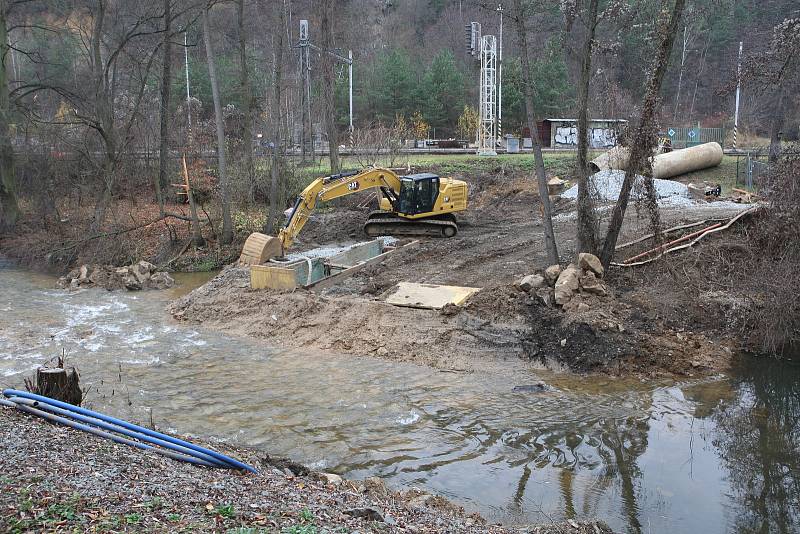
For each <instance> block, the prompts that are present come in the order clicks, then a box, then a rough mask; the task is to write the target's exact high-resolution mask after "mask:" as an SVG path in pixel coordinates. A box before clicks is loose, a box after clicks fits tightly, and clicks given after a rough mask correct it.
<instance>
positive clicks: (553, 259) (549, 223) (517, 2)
mask: <svg viewBox="0 0 800 534" xmlns="http://www.w3.org/2000/svg"><path fill="white" fill-rule="evenodd" d="M514 10H515V15H516V16H515V17H514V21H515V23H516V29H517V39H518V41H519V44H520V56H521V58H522V74H523V82H524V89H525V114H526V117H527V120H528V127H529V128H530V130H531V140H532V143H533V159H534V162H535V166H536V180H537V182H538V186H539V200H540V201H541V203H542V226H544V240H545V247H546V249H547V260H548V261H549V262H550V264H551V265H553V264H557V263H559V262H560V260H559V257H558V248H557V246H556V239H555V235H554V233H553V219H552V214H551V210H550V196H549V192H548V190H547V175H546V174H545V170H544V158H543V157H542V143H541V140H540V139H539V130H538V129H537V128H536V114H535V113H534V106H533V80H531V61H530V56H529V51H528V38H527V35H526V33H525V13H524V11H523V9H522V0H514Z"/></svg>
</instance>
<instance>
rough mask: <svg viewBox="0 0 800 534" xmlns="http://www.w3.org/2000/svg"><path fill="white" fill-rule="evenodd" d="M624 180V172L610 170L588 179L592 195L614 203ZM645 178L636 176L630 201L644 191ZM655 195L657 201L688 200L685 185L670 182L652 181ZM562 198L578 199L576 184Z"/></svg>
mask: <svg viewBox="0 0 800 534" xmlns="http://www.w3.org/2000/svg"><path fill="white" fill-rule="evenodd" d="M624 179H625V171H619V170H610V171H600V172H597V173H595V174H593V175H592V176H591V178H590V181H591V185H592V192H593V194H595V195H597V198H598V199H600V200H604V201H612V202H613V201H616V200H617V198H619V193H620V191H621V190H622V181H623V180H624ZM644 180H645V177H644V176H641V175H638V174H637V175H636V181H635V182H634V185H633V189H632V190H631V199H636V198H639V196H641V195H640V191H642V190H643V189H644ZM654 183H655V188H656V195H657V196H658V198H659V199H666V198H670V197H680V198H686V199H689V188H688V187H686V185H685V184H682V183H679V182H673V181H672V180H658V179H656V180H654ZM561 197H562V198H568V199H576V198H578V186H577V184H576V185H574V186H572V187H570V188H569V189H567V190H566V191H564V192H563V193H562V194H561Z"/></svg>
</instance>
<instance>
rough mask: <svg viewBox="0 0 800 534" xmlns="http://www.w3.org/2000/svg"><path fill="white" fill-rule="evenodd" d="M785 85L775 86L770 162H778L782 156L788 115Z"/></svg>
mask: <svg viewBox="0 0 800 534" xmlns="http://www.w3.org/2000/svg"><path fill="white" fill-rule="evenodd" d="M783 96H784V91H783V86H782V85H778V86H777V87H776V88H775V96H774V97H773V99H772V102H773V103H772V114H771V115H772V116H771V117H770V128H769V163H770V165H771V164H774V163H777V162H778V159H779V158H780V157H781V137H782V136H783V121H784V118H785V116H786V106H785V105H784V101H783Z"/></svg>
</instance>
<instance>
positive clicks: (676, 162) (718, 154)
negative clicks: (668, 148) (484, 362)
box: [653, 143, 722, 179]
mask: <svg viewBox="0 0 800 534" xmlns="http://www.w3.org/2000/svg"><path fill="white" fill-rule="evenodd" d="M720 163H722V147H721V146H719V143H703V144H702V145H697V146H693V147H689V148H684V149H683V150H673V151H672V152H667V153H666V154H659V155H657V156H656V157H654V158H653V178H660V179H664V178H672V177H674V176H680V175H681V174H686V173H687V172H692V171H699V170H700V169H706V168H708V167H716V166H717V165H719V164H720Z"/></svg>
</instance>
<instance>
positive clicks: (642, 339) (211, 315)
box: [169, 267, 721, 374]
mask: <svg viewBox="0 0 800 534" xmlns="http://www.w3.org/2000/svg"><path fill="white" fill-rule="evenodd" d="M169 311H170V312H171V313H172V314H173V316H174V317H175V318H176V319H179V320H183V321H189V322H193V323H202V324H204V325H206V326H210V327H213V328H218V329H221V330H224V331H226V332H230V333H232V334H237V335H244V336H249V337H254V338H259V339H265V340H268V341H269V343H270V344H273V345H277V346H283V347H293V348H305V349H312V350H318V351H334V352H338V353H348V354H354V355H359V356H376V357H380V358H384V359H389V360H395V361H409V362H414V363H418V364H424V365H430V366H432V367H435V368H438V369H446V370H460V371H474V370H478V369H489V368H498V367H502V368H503V369H505V370H506V371H510V370H511V369H513V367H514V365H524V363H525V362H537V363H539V364H545V365H548V366H550V367H553V368H557V369H569V370H573V371H579V372H585V371H601V372H608V373H613V374H618V373H624V372H627V371H628V370H633V371H634V372H641V373H647V374H652V373H656V374H657V373H660V372H663V371H666V372H669V373H676V374H687V373H691V372H693V371H695V370H698V371H699V370H701V369H703V368H707V369H711V368H714V367H715V365H716V364H715V363H714V362H720V361H721V359H720V357H719V355H718V352H719V351H718V350H717V351H716V352H715V351H713V350H710V349H713V348H716V349H719V348H720V347H719V346H715V345H713V344H709V343H707V342H705V341H703V340H701V338H699V337H698V338H697V340H695V338H692V339H689V337H688V334H684V335H683V336H684V337H683V339H681V338H680V337H674V336H671V335H669V333H668V334H664V333H663V332H661V331H660V330H658V329H654V331H649V329H650V328H651V327H652V325H651V324H649V323H648V322H647V321H642V320H638V319H637V317H636V315H635V314H634V313H633V311H632V309H631V308H630V307H628V306H626V305H624V304H620V303H619V302H617V301H616V300H614V299H610V300H609V301H607V302H605V303H604V304H603V305H602V306H594V307H592V308H591V309H590V310H588V311H585V312H574V313H565V312H563V311H561V310H560V309H557V308H550V307H547V306H545V305H544V304H542V303H541V302H538V301H537V300H536V299H535V298H534V297H532V296H530V295H528V294H527V293H525V292H524V291H521V290H519V289H517V288H516V287H514V286H513V285H499V286H495V287H490V288H485V289H484V290H482V291H481V292H480V293H478V294H477V295H474V296H473V297H472V298H471V299H470V300H469V301H468V302H467V304H466V305H465V306H463V307H447V308H445V309H443V310H441V311H437V310H420V309H414V308H404V307H396V306H392V305H389V304H386V303H384V302H381V301H378V300H369V299H367V298H364V297H361V296H348V295H341V294H336V295H320V294H316V293H314V292H311V291H306V290H295V291H293V292H279V291H262V290H259V291H256V290H251V289H250V288H249V283H248V273H247V270H246V269H241V268H233V267H232V268H228V269H225V270H224V271H223V272H222V273H220V275H218V276H217V277H216V278H214V279H213V280H211V281H210V282H209V283H208V284H206V285H204V286H202V287H200V288H198V289H195V290H194V291H193V292H191V293H189V294H188V295H186V296H184V297H182V298H181V299H179V300H177V301H175V302H173V303H172V304H171V305H170V307H169ZM623 325H624V326H623ZM701 341H702V342H701ZM703 347H705V348H706V352H708V353H709V354H716V355H717V356H708V357H705V356H702V354H703V350H702V348H703ZM514 362H517V363H516V364H515V363H514ZM692 362H694V363H696V364H697V365H694V364H693V363H692Z"/></svg>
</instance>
